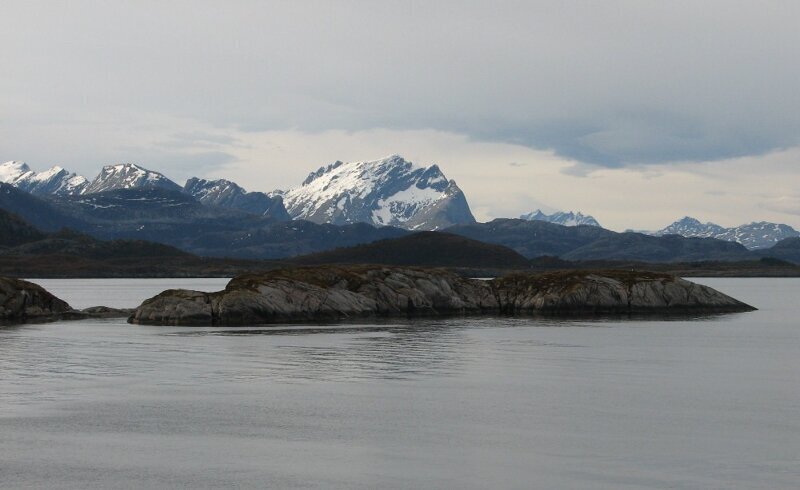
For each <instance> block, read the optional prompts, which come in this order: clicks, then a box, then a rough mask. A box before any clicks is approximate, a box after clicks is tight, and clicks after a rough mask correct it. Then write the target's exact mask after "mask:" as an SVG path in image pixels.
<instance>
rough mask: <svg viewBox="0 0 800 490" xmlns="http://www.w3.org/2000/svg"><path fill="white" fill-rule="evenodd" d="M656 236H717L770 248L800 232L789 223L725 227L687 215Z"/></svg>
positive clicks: (756, 223)
mask: <svg viewBox="0 0 800 490" xmlns="http://www.w3.org/2000/svg"><path fill="white" fill-rule="evenodd" d="M650 234H651V235H654V236H664V235H681V236H684V237H700V238H716V239H717V240H724V241H727V242H736V243H741V244H742V245H744V246H745V247H747V248H748V249H750V250H757V249H764V248H770V247H772V246H773V245H775V244H776V243H778V242H780V241H781V240H783V239H786V238H791V237H796V236H800V232H798V231H797V230H795V229H794V228H792V227H791V226H789V225H784V224H779V223H769V222H766V221H760V222H753V223H749V224H746V225H740V226H735V227H732V228H725V227H722V226H720V225H718V224H716V223H711V222H708V223H702V222H700V220H698V219H695V218H692V217H689V216H686V217H684V218H681V219H679V220H678V221H675V222H674V223H672V224H671V225H669V226H667V227H666V228H663V229H661V230H658V231H655V232H651V233H650Z"/></svg>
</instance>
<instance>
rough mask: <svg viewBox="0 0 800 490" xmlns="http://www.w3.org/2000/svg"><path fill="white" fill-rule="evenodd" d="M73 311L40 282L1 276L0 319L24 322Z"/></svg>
mask: <svg viewBox="0 0 800 490" xmlns="http://www.w3.org/2000/svg"><path fill="white" fill-rule="evenodd" d="M70 312H72V308H70V306H69V305H68V304H67V303H66V302H64V301H62V300H60V299H58V298H56V297H55V296H53V295H52V294H50V293H49V292H47V291H46V290H45V289H44V288H42V287H41V286H39V285H38V284H33V283H31V282H28V281H23V280H21V279H14V278H10V277H0V321H3V322H24V321H27V320H36V319H47V318H53V317H58V316H59V315H63V314H67V313H70Z"/></svg>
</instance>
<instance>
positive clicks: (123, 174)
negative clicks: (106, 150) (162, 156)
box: [81, 163, 182, 194]
mask: <svg viewBox="0 0 800 490" xmlns="http://www.w3.org/2000/svg"><path fill="white" fill-rule="evenodd" d="M117 189H166V190H171V191H181V190H182V189H181V186H179V185H178V184H176V183H175V182H173V181H171V180H169V179H168V178H166V177H164V175H162V174H160V173H158V172H154V171H152V170H147V169H145V168H142V167H140V166H138V165H135V164H133V163H119V164H116V165H106V166H105V167H103V169H102V170H101V171H100V174H99V175H98V176H97V177H95V179H94V180H93V181H92V183H91V184H89V185H88V186H87V187H86V188H85V189H84V190H83V192H81V194H94V193H96V192H105V191H113V190H117Z"/></svg>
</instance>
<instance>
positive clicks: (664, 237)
mask: <svg viewBox="0 0 800 490" xmlns="http://www.w3.org/2000/svg"><path fill="white" fill-rule="evenodd" d="M0 181H2V182H4V183H0V208H2V209H6V210H8V211H10V212H13V213H15V214H17V215H18V216H20V217H22V218H23V219H24V220H26V221H28V222H29V223H31V224H32V225H34V226H35V227H36V228H37V229H40V230H43V231H44V232H48V233H52V232H55V231H58V230H60V229H62V228H65V227H66V228H69V229H72V230H75V231H77V232H80V233H84V234H88V235H90V236H92V237H94V238H97V239H102V240H114V239H126V240H145V241H152V242H158V243H161V244H166V245H169V246H173V247H177V248H179V249H181V250H183V251H186V252H190V253H193V254H197V255H201V256H214V257H239V258H247V259H275V258H284V257H291V256H296V255H303V254H313V253H319V252H323V251H327V250H331V249H334V248H337V247H350V246H355V245H359V244H367V243H371V242H374V241H376V240H381V239H393V238H400V237H404V236H406V235H408V234H409V233H410V232H412V231H425V230H438V231H443V230H444V231H447V232H448V233H452V234H455V235H460V236H463V237H466V238H469V239H472V240H478V241H480V242H483V243H488V244H496V245H502V246H505V247H509V248H511V249H512V250H514V251H515V252H516V253H519V254H521V255H522V256H524V257H527V258H529V259H530V258H535V257H541V256H557V257H560V258H562V259H564V260H641V261H657V262H671V261H692V260H748V259H752V258H753V255H752V254H749V252H748V250H747V248H745V247H744V246H742V245H741V244H740V243H744V244H745V245H747V247H748V248H751V249H757V250H769V249H768V247H771V246H772V245H774V244H776V243H778V241H779V239H780V238H788V237H793V236H797V235H800V234H798V232H796V231H795V230H794V229H792V228H791V227H788V226H786V225H775V224H771V223H753V224H751V225H746V226H742V227H737V228H733V229H726V228H722V227H720V226H718V225H714V224H713V223H706V224H702V223H700V222H699V221H697V220H693V219H692V218H684V219H683V220H680V221H678V222H676V223H674V224H673V225H671V226H670V227H668V228H665V229H664V230H660V231H659V232H655V233H652V234H642V233H632V232H626V233H616V232H613V231H610V230H606V229H603V228H602V227H600V225H599V223H598V222H597V221H596V220H595V219H594V218H592V217H591V216H588V215H584V214H582V213H580V212H578V213H573V212H564V213H554V214H549V215H548V214H546V213H544V212H542V211H540V210H537V211H535V212H533V213H529V214H527V215H524V216H523V219H496V220H494V221H491V222H488V223H477V222H476V221H475V219H474V217H473V216H472V213H471V211H470V209H469V205H468V204H467V200H466V197H465V196H464V193H463V192H462V191H461V190H460V189H459V188H458V186H457V185H456V183H455V182H454V181H452V180H448V179H447V178H446V177H445V176H444V174H443V173H442V171H441V170H440V169H439V167H438V166H436V165H431V166H428V167H424V166H417V165H415V164H413V163H411V162H408V161H407V160H405V159H403V158H402V157H400V156H399V155H392V156H390V157H386V158H382V159H378V160H371V161H362V162H351V163H343V162H336V163H334V164H331V165H328V166H326V167H322V168H320V169H319V170H317V171H315V172H312V173H311V174H309V176H308V177H307V178H306V179H305V181H304V182H303V183H302V184H301V185H300V186H299V187H297V188H294V189H290V190H288V191H277V192H274V193H263V192H248V191H246V190H245V189H244V188H242V187H241V186H239V185H238V184H236V183H234V182H231V181H228V180H224V179H219V180H205V179H200V178H191V179H189V180H188V181H187V182H186V184H185V185H184V186H180V185H178V184H176V183H175V182H173V181H172V180H170V179H169V178H167V177H166V176H164V175H163V174H161V173H159V172H155V171H152V170H147V169H144V168H142V167H140V166H138V165H135V164H130V163H126V164H116V165H109V166H106V167H103V169H102V170H101V172H100V173H99V174H98V176H97V177H95V178H94V179H92V180H91V181H90V180H88V179H85V178H83V177H81V176H78V175H76V174H74V173H69V172H68V171H66V170H64V169H62V168H60V167H53V168H52V169H50V170H47V171H45V172H41V173H36V172H34V171H32V170H31V169H30V168H29V167H28V166H27V165H26V164H24V163H22V162H8V163H5V164H2V165H0ZM408 243H423V242H422V241H418V242H408ZM437 243H438V242H437ZM448 243H457V242H456V241H453V240H449V241H448ZM458 243H460V242H458ZM781 243H783V242H781ZM794 249H795V247H794V246H789V247H788V248H785V249H783V250H784V252H782V253H783V255H784V256H785V257H787V260H793V259H792V257H794V255H793V253H794V252H793V251H794ZM776 250H781V248H780V247H778V248H776ZM765 253H766V254H767V255H763V254H762V255H760V256H764V257H766V256H772V255H769V252H765Z"/></svg>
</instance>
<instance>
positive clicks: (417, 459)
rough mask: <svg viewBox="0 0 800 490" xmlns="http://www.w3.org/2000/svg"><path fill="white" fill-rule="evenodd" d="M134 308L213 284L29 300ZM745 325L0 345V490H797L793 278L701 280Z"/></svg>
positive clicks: (149, 284)
mask: <svg viewBox="0 0 800 490" xmlns="http://www.w3.org/2000/svg"><path fill="white" fill-rule="evenodd" d="M37 282H40V283H42V284H43V285H45V286H46V287H48V288H50V289H51V290H52V291H53V292H55V293H56V294H58V295H61V296H62V297H64V298H66V299H67V300H68V301H70V302H71V303H72V304H73V305H74V306H77V307H84V306H89V305H94V304H106V305H108V306H118V307H124V306H132V305H133V304H136V303H138V302H139V301H141V299H144V297H147V296H149V295H152V294H154V293H156V292H158V291H160V290H162V289H165V288H168V287H181V286H182V287H186V286H188V287H194V288H199V289H218V288H219V287H220V286H221V285H222V284H224V282H225V281H217V282H214V281H207V280H204V281H194V280H174V281H169V280H145V281H142V280H102V281H97V280H95V281H87V280H75V281H37ZM698 282H703V283H705V284H709V285H711V286H713V287H716V288H718V289H720V290H722V291H724V292H727V293H729V294H731V295H733V296H735V297H737V298H739V299H742V300H744V301H746V302H749V303H751V304H753V305H755V306H757V307H759V308H760V310H759V311H757V312H752V313H744V314H734V315H726V316H716V317H710V318H700V319H695V320H690V321H649V322H642V321H542V320H531V319H525V318H519V319H512V318H485V319H469V320H465V319H448V320H421V321H414V322H402V321H401V322H392V323H382V324H360V325H328V326H292V327H272V328H264V327H250V328H236V329H234V328H188V327H181V328H174V327H145V326H131V325H127V324H125V323H124V322H123V321H119V320H93V321H82V322H71V323H53V324H44V325H24V326H15V327H5V328H2V329H0V486H2V487H4V488H103V489H105V488H348V489H350V488H356V489H358V488H364V489H368V488H369V489H372V488H457V489H463V488H547V489H549V488H565V489H583V488H592V489H594V488H607V489H631V488H658V489H661V488H678V489H689V488H691V489H695V488H697V489H711V488H724V489H729V488H743V489H744V488H746V489H750V488H753V489H756V488H757V489H762V488H764V489H766V488H769V489H777V488H793V489H795V488H798V486H799V485H800V324H798V323H799V322H798V318H799V317H800V301H798V300H799V299H800V280H798V279H713V280H712V279H707V280H700V281H698Z"/></svg>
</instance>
